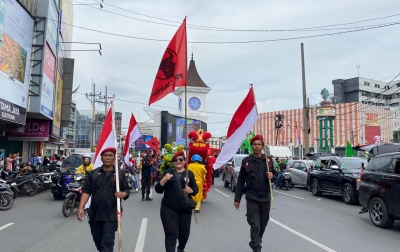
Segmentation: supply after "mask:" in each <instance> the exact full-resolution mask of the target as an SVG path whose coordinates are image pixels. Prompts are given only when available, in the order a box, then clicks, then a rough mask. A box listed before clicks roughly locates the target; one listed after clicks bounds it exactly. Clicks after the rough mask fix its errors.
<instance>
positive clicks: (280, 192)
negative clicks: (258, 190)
mask: <svg viewBox="0 0 400 252" xmlns="http://www.w3.org/2000/svg"><path fill="white" fill-rule="evenodd" d="M274 192H276V193H280V194H283V195H287V196H290V197H293V198H296V199H304V198H302V197H297V196H294V195H291V194H288V193H283V192H278V191H276V190H274Z"/></svg>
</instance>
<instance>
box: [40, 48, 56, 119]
mask: <svg viewBox="0 0 400 252" xmlns="http://www.w3.org/2000/svg"><path fill="white" fill-rule="evenodd" d="M43 63H44V69H43V73H44V74H43V83H42V95H41V100H40V112H41V113H42V114H44V115H46V116H47V117H49V118H50V119H53V100H54V81H55V68H56V57H55V56H54V54H53V52H52V51H51V49H50V46H49V44H48V43H46V46H45V51H44V59H43Z"/></svg>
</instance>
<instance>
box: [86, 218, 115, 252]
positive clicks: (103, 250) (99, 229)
mask: <svg viewBox="0 0 400 252" xmlns="http://www.w3.org/2000/svg"><path fill="white" fill-rule="evenodd" d="M89 225H90V231H91V232H92V236H93V241H94V244H95V245H96V248H97V250H98V251H100V252H112V251H113V249H114V240H115V232H116V231H117V228H118V222H117V221H89Z"/></svg>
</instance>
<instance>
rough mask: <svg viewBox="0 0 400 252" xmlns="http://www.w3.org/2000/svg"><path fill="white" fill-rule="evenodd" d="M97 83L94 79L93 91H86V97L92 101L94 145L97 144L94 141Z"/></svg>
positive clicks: (92, 143) (92, 142)
mask: <svg viewBox="0 0 400 252" xmlns="http://www.w3.org/2000/svg"><path fill="white" fill-rule="evenodd" d="M96 96H98V94H96V84H95V83H94V82H93V80H92V92H91V93H86V98H87V99H88V100H89V101H90V102H91V103H92V120H91V135H92V141H91V145H92V147H93V146H95V141H94V130H95V126H94V125H95V111H96Z"/></svg>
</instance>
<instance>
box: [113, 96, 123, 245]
mask: <svg viewBox="0 0 400 252" xmlns="http://www.w3.org/2000/svg"><path fill="white" fill-rule="evenodd" d="M111 111H112V112H111V114H112V124H113V125H112V127H113V129H112V132H113V134H114V146H115V150H117V146H118V145H117V133H116V132H115V114H114V101H111ZM114 168H115V184H116V187H117V192H119V190H120V189H119V167H118V161H117V152H116V153H115V159H114ZM121 217H122V214H121V199H120V198H117V220H118V247H119V252H122V229H121Z"/></svg>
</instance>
